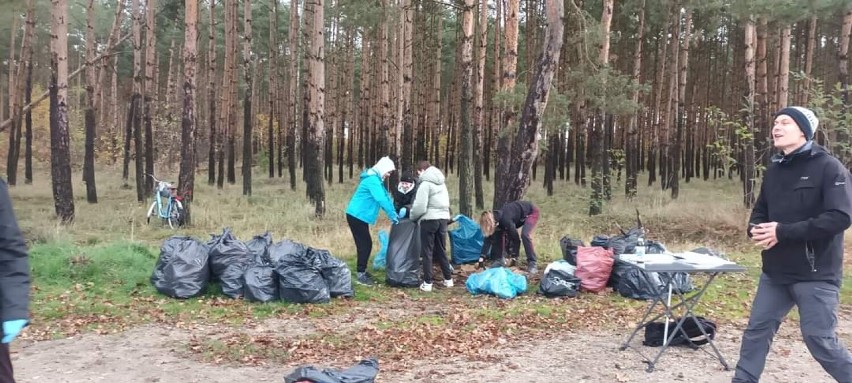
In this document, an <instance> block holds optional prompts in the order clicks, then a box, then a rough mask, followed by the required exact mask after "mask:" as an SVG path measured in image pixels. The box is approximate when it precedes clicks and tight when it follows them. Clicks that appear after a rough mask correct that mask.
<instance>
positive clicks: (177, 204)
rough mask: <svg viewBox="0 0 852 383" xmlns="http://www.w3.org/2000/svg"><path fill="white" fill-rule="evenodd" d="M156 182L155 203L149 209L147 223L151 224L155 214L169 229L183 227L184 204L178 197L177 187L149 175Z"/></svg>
mask: <svg viewBox="0 0 852 383" xmlns="http://www.w3.org/2000/svg"><path fill="white" fill-rule="evenodd" d="M148 176H149V177H151V178H152V179H153V180H154V182H155V184H156V185H155V186H154V202H152V203H151V207H149V208H148V214H147V222H148V223H149V224H150V223H151V217H152V216H153V215H154V214H155V211H156V216H157V217H158V218H160V219H161V220H162V222H163V223H164V224H168V225H169V228H171V229H177V228H178V227H180V226H183V203H182V202H181V198H180V196H178V195H177V187H176V186H175V185H174V184H172V183H170V182H167V181H162V180H158V179H157V177H154V175H153V174H148Z"/></svg>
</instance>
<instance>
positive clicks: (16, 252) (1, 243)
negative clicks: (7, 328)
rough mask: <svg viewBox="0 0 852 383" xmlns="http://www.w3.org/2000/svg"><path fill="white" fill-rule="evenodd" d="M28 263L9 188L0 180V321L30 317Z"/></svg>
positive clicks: (25, 247)
mask: <svg viewBox="0 0 852 383" xmlns="http://www.w3.org/2000/svg"><path fill="white" fill-rule="evenodd" d="M29 271H30V266H29V260H28V253H27V246H26V243H24V237H23V235H21V230H20V229H19V228H18V222H17V220H16V219H15V213H14V212H13V211H12V201H11V199H10V198H9V187H8V185H6V182H3V181H0V302H2V303H0V320H2V321H7V320H12V319H27V318H29V293H30V276H29Z"/></svg>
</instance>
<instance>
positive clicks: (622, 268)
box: [606, 257, 635, 288]
mask: <svg viewBox="0 0 852 383" xmlns="http://www.w3.org/2000/svg"><path fill="white" fill-rule="evenodd" d="M634 268H635V267H634V266H633V265H631V264H630V263H628V262H626V261H622V260H621V259H618V257H616V258H615V262H613V264H612V272H611V273H610V274H609V279H607V281H606V286H607V287H612V288H617V286H618V283H619V281H621V278H622V276H623V275H624V274H625V273H627V272H628V271H630V269H634Z"/></svg>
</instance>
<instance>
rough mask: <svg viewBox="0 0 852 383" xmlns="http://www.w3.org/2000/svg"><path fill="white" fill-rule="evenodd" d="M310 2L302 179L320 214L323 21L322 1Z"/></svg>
mask: <svg viewBox="0 0 852 383" xmlns="http://www.w3.org/2000/svg"><path fill="white" fill-rule="evenodd" d="M306 1H307V2H308V3H307V4H310V7H308V6H306V7H305V9H306V12H307V9H310V13H309V14H306V15H305V17H306V20H309V23H308V24H306V26H307V28H309V31H310V34H309V35H310V36H311V39H310V41H306V43H310V44H309V46H308V49H307V50H306V51H305V59H306V60H305V61H306V62H307V63H308V79H307V81H308V103H307V107H308V119H307V121H305V123H306V131H307V134H308V136H307V137H306V139H305V175H306V177H305V181H306V183H307V195H308V199H310V201H311V202H312V203H313V204H314V205H315V206H316V210H315V214H316V216H317V217H322V216H323V215H324V214H325V185H324V184H323V177H322V174H323V173H322V172H323V150H324V149H325V148H324V147H323V135H324V134H325V128H324V121H323V119H324V114H325V110H324V109H325V62H324V60H325V58H324V51H325V33H324V30H325V24H324V22H323V20H324V14H325V13H324V10H323V6H324V1H323V0H306Z"/></svg>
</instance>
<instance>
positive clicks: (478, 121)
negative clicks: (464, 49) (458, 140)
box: [473, 0, 488, 210]
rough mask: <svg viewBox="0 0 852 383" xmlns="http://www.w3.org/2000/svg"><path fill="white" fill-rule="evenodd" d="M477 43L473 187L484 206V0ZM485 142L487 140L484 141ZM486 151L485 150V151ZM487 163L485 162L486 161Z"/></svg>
mask: <svg viewBox="0 0 852 383" xmlns="http://www.w3.org/2000/svg"><path fill="white" fill-rule="evenodd" d="M478 25H479V45H477V48H476V78H475V81H476V83H475V86H474V88H473V102H474V107H473V125H474V128H473V134H474V137H473V153H474V154H473V157H474V158H473V161H474V162H473V189H474V195H475V199H476V208H477V209H479V210H482V209H484V208H485V195H484V192H483V190H482V166H483V156H482V154H481V153H482V148H483V145H482V133H483V132H484V130H485V129H484V126H485V108H484V107H483V99H484V94H485V57H486V53H487V48H488V4H487V2H486V0H480V3H479V24H478ZM486 143H487V142H486ZM486 153H487V152H486ZM486 163H487V162H486Z"/></svg>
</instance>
